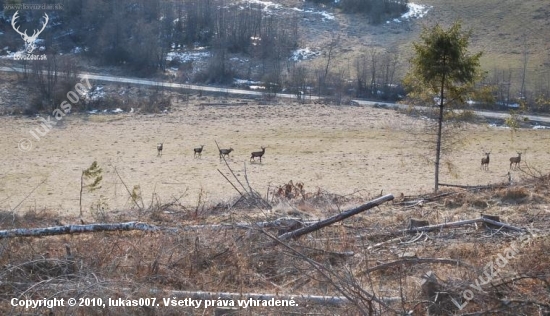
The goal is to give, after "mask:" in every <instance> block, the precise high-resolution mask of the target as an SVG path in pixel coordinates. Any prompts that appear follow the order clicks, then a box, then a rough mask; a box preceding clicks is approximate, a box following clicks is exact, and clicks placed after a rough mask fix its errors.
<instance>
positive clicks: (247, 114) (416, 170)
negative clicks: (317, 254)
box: [0, 97, 550, 215]
mask: <svg viewBox="0 0 550 316" xmlns="http://www.w3.org/2000/svg"><path fill="white" fill-rule="evenodd" d="M204 98H205V97H203V100H191V101H190V102H189V103H176V104H175V106H174V107H173V111H172V112H170V113H167V114H157V115H140V114H120V115H73V116H68V117H65V118H64V119H63V120H62V121H60V122H59V123H58V126H55V127H54V128H53V129H52V130H51V131H50V132H49V133H48V134H46V135H45V136H43V137H42V139H41V140H40V141H36V140H35V139H34V138H32V136H31V135H30V134H29V130H31V129H34V128H36V127H38V126H39V122H38V120H36V119H32V118H25V117H1V118H0V120H1V124H0V133H1V134H2V135H3V136H4V141H3V142H2V143H1V146H2V148H1V149H0V150H1V151H2V152H3V153H4V155H3V156H4V158H3V159H2V162H1V165H0V178H1V181H0V208H2V209H6V210H10V209H13V208H15V207H16V206H17V211H18V212H26V211H29V210H34V211H37V210H42V209H48V210H51V211H54V212H57V213H59V214H63V215H76V214H77V213H78V209H79V191H80V176H81V172H82V170H84V169H86V168H87V167H89V166H90V165H91V163H92V162H93V161H95V160H97V162H98V163H99V166H100V167H102V168H103V182H102V188H101V189H100V190H98V191H95V192H91V193H89V192H84V200H83V209H84V211H85V213H86V214H89V213H88V211H89V210H90V208H91V207H92V206H93V205H97V203H98V202H99V201H101V204H102V205H103V207H104V209H105V210H109V211H121V210H124V209H128V208H130V207H132V206H133V202H132V200H131V199H130V198H129V194H128V191H127V190H126V188H125V187H124V184H125V185H126V186H127V187H128V188H129V190H132V188H133V187H134V186H139V187H140V189H141V197H142V198H143V201H144V203H145V204H149V203H151V200H152V199H153V200H154V201H156V202H161V203H168V202H170V201H173V200H174V199H178V200H179V201H180V202H181V203H183V204H184V205H186V206H190V207H192V206H196V205H197V203H198V201H199V197H200V199H201V203H203V204H204V203H206V204H207V205H214V204H216V203H219V202H225V201H228V200H229V199H230V198H232V197H234V196H236V195H237V194H238V193H237V192H236V191H235V190H234V189H233V188H232V187H231V185H230V184H229V183H228V182H227V181H226V180H225V179H224V178H223V177H222V175H221V174H220V173H219V172H218V170H220V171H222V172H223V173H224V174H225V175H228V176H229V175H230V173H229V170H228V168H227V167H226V166H225V164H224V163H223V162H220V159H219V157H218V152H217V148H216V144H215V141H217V142H218V143H219V144H220V146H222V147H225V148H229V147H232V148H234V152H233V153H231V156H230V159H228V163H229V166H230V167H231V168H232V169H233V170H234V171H235V172H236V174H237V175H239V176H241V177H243V176H244V165H245V163H246V170H247V174H248V178H249V180H250V184H251V185H252V187H253V188H254V189H255V190H257V191H259V192H260V193H261V194H262V195H265V194H266V192H267V190H268V188H271V189H273V188H274V187H276V186H280V185H282V184H284V183H287V182H288V181H289V180H293V181H295V182H297V181H301V182H303V183H304V184H305V188H306V189H307V191H316V190H318V189H322V190H326V191H327V192H331V193H335V194H340V195H349V194H352V193H357V194H359V196H363V197H371V196H377V195H379V194H380V192H381V191H383V192H384V193H393V194H394V195H399V194H401V193H403V194H405V195H412V194H421V193H427V192H431V190H432V189H433V167H432V165H431V164H429V163H428V162H426V159H425V157H432V153H431V152H430V151H428V150H427V149H426V146H425V144H424V143H423V141H422V140H421V139H420V137H419V136H418V135H417V133H421V131H422V128H423V126H424V124H425V123H424V122H425V120H422V119H419V118H413V117H410V116H407V115H405V114H402V113H398V112H396V111H393V110H386V109H377V108H369V107H338V106H329V105H313V104H310V105H299V104H292V103H287V102H286V101H284V100H281V101H278V103H277V104H276V105H258V104H257V102H256V101H250V100H249V104H248V105H235V106H232V105H225V106H197V104H199V103H201V102H202V103H204V102H220V100H205V99H204ZM224 102H228V103H231V102H235V100H233V101H231V100H224ZM241 102H242V100H241ZM415 133H416V134H415ZM460 133H461V134H460V135H461V138H462V139H463V140H464V144H463V145H462V146H461V147H459V148H457V149H456V150H455V151H454V152H453V153H452V154H451V155H450V156H449V157H446V158H444V159H443V160H444V164H443V166H442V176H441V182H443V183H454V184H463V185H483V184H489V183H500V182H503V181H507V177H506V174H507V172H508V169H509V161H508V159H509V157H511V156H513V155H515V154H516V152H517V151H521V152H523V156H522V158H523V161H525V162H527V163H529V165H530V166H532V167H535V168H537V169H539V170H540V171H542V172H548V171H549V166H548V164H547V162H548V159H549V157H550V141H549V138H550V134H549V133H548V132H547V131H545V130H527V129H524V130H519V131H518V132H517V133H515V135H512V133H511V131H510V130H509V129H504V128H499V127H489V126H487V125H484V124H482V125H467V126H466V127H465V128H464V130H463V131H461V132H460ZM22 138H28V139H30V140H32V141H33V147H32V149H31V150H30V151H28V152H23V151H21V150H19V149H18V141H20V139H22ZM158 142H164V151H163V155H162V157H157V150H156V144H157V143H158ZM202 144H203V145H205V149H204V152H203V155H202V158H200V159H198V158H197V159H195V158H194V157H193V148H194V147H198V146H200V145H202ZM260 146H265V147H267V149H266V153H265V155H264V157H263V160H262V163H261V164H260V163H259V162H252V163H251V162H250V161H249V159H250V152H252V151H257V150H260ZM488 150H490V151H491V152H492V155H491V163H490V168H489V171H481V170H480V161H481V158H482V157H483V156H482V153H483V152H484V151H488ZM447 162H451V163H452V164H454V165H455V167H456V168H455V169H454V170H452V172H450V171H449V170H448V169H447V167H446V166H447ZM115 168H116V170H117V171H118V173H119V175H120V177H119V176H117V175H116V173H115V171H114V170H115ZM512 173H513V174H514V175H515V174H516V173H517V172H516V171H512ZM42 181H44V183H42V184H40V183H41V182H42ZM122 181H123V182H124V184H123V183H122ZM35 188H36V189H35ZM33 189H35V190H34V191H33ZM21 202H22V203H21ZM20 203H21V204H20ZM94 207H95V206H94Z"/></svg>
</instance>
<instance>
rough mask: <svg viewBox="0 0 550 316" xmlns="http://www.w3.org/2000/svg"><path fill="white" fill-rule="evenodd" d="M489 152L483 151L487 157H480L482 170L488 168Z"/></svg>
mask: <svg viewBox="0 0 550 316" xmlns="http://www.w3.org/2000/svg"><path fill="white" fill-rule="evenodd" d="M490 154H491V152H488V153H485V155H486V156H487V157H485V158H481V169H483V170H489V155H490Z"/></svg>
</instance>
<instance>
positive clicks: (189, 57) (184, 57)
mask: <svg viewBox="0 0 550 316" xmlns="http://www.w3.org/2000/svg"><path fill="white" fill-rule="evenodd" d="M208 57H210V52H207V51H190V52H169V53H168V54H167V55H166V60H167V61H172V60H178V61H180V62H182V63H186V62H189V61H195V60H201V59H205V58H208Z"/></svg>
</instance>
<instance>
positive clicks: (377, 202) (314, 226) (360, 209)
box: [278, 194, 393, 240]
mask: <svg viewBox="0 0 550 316" xmlns="http://www.w3.org/2000/svg"><path fill="white" fill-rule="evenodd" d="M391 200H393V195H391V194H388V195H384V196H382V197H379V198H377V199H374V200H372V201H370V202H368V203H366V204H363V205H361V206H359V207H356V208H353V209H351V210H347V211H344V212H342V213H340V214H338V215H335V216H332V217H329V218H327V219H325V220H322V221H320V222H317V223H315V224H312V225H309V226H306V227H304V228H300V229H297V230H294V231H291V232H288V233H285V234H282V235H281V236H279V237H278V238H279V240H286V239H289V238H298V237H300V236H302V235H305V234H309V233H311V232H314V231H316V230H319V229H321V228H323V227H326V226H329V225H332V224H334V223H337V222H339V221H342V220H344V219H346V218H348V217H351V216H353V215H357V214H359V213H361V212H364V211H366V210H369V209H371V208H373V207H376V206H379V205H380V204H382V203H384V202H387V201H391Z"/></svg>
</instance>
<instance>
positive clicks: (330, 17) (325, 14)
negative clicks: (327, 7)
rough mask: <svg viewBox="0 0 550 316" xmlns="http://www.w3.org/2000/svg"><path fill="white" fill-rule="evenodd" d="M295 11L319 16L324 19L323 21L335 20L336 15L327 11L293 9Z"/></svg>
mask: <svg viewBox="0 0 550 316" xmlns="http://www.w3.org/2000/svg"><path fill="white" fill-rule="evenodd" d="M292 10H294V11H298V12H303V13H310V14H319V15H321V16H322V17H323V20H334V19H335V18H334V15H333V14H330V13H328V12H326V11H314V10H304V9H300V8H292Z"/></svg>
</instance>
